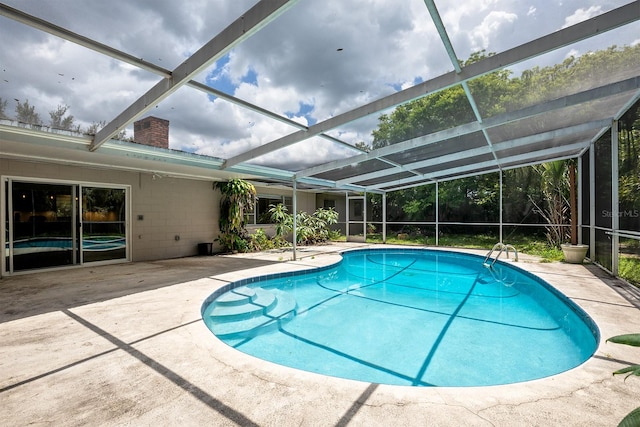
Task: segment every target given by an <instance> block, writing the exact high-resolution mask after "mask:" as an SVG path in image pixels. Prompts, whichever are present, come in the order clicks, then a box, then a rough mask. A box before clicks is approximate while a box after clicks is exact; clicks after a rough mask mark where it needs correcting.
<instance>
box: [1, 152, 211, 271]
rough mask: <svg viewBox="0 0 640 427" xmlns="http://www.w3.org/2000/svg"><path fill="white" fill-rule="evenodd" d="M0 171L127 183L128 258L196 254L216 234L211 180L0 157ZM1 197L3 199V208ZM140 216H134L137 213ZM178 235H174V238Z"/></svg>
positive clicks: (18, 174)
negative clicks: (199, 245)
mask: <svg viewBox="0 0 640 427" xmlns="http://www.w3.org/2000/svg"><path fill="white" fill-rule="evenodd" d="M0 173H1V174H2V175H3V176H12V177H24V178H27V179H28V178H36V179H47V180H52V181H69V182H78V183H81V184H89V183H95V184H113V185H118V186H128V187H129V190H130V203H131V207H130V208H131V210H130V212H131V216H130V218H129V230H130V256H131V260H132V261H146V260H154V259H165V258H176V257H183V256H190V255H196V254H197V244H198V243H202V242H212V241H213V239H214V238H215V237H217V235H218V233H219V231H218V219H219V217H218V215H219V211H220V208H219V205H220V193H219V192H216V191H214V190H213V188H212V184H211V182H210V181H197V180H187V179H178V178H170V177H158V176H156V177H155V179H154V175H153V174H151V173H145V172H126V171H118V170H107V169H95V168H84V167H77V166H65V165H56V164H47V163H35V162H23V161H17V160H8V159H0ZM4 203H5V201H4V200H2V209H3V210H4V209H5V207H4ZM140 215H141V216H142V219H138V218H139V216H140ZM176 236H179V239H176Z"/></svg>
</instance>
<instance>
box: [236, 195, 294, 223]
mask: <svg viewBox="0 0 640 427" xmlns="http://www.w3.org/2000/svg"><path fill="white" fill-rule="evenodd" d="M280 203H282V204H283V205H285V207H286V208H287V212H289V213H292V212H293V199H292V198H291V197H287V196H273V195H260V194H259V195H258V201H257V202H256V204H255V207H254V209H253V210H251V211H250V212H247V214H246V222H247V225H255V224H270V223H271V219H270V217H269V209H271V206H275V205H277V204H280Z"/></svg>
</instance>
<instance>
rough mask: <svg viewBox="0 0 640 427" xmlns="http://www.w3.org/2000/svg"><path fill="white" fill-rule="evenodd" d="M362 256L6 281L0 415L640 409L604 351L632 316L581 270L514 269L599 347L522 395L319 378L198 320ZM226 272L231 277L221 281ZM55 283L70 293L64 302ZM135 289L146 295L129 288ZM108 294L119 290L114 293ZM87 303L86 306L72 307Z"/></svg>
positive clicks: (75, 419)
mask: <svg viewBox="0 0 640 427" xmlns="http://www.w3.org/2000/svg"><path fill="white" fill-rule="evenodd" d="M369 246H371V245H364V244H359V245H350V244H332V245H327V246H323V247H315V248H306V249H305V250H304V251H301V252H300V253H299V254H298V259H297V260H296V261H292V260H291V259H290V258H291V253H290V252H288V251H270V252H265V253H260V254H238V255H233V256H226V255H225V256H215V257H192V258H187V259H177V260H166V261H156V262H148V263H131V264H126V265H120V266H100V267H91V268H85V269H80V270H77V271H75V270H74V271H69V270H67V271H65V272H49V273H44V272H43V273H37V274H35V275H21V276H15V277H10V278H3V280H2V281H1V282H0V298H2V300H3V301H5V302H6V306H7V307H8V308H5V311H4V313H3V314H2V315H1V317H0V321H1V323H0V337H1V340H2V343H3V351H2V352H1V354H0V372H2V374H0V403H1V404H0V416H1V417H2V418H3V419H4V420H6V421H7V422H8V423H9V424H12V425H22V424H29V423H35V422H42V423H64V424H67V425H83V424H103V425H121V424H131V423H133V424H136V425H151V424H157V423H163V424H166V423H169V422H170V423H174V422H178V421H181V422H183V423H185V424H190V425H197V424H203V423H209V424H212V423H213V424H216V425H238V424H239V425H274V426H275V425H314V426H315V425H347V424H349V425H363V426H364V425H367V426H369V425H391V424H394V425H398V424H401V425H426V424H433V425H493V426H497V425H504V426H510V425H514V424H520V425H585V424H586V425H615V424H617V422H619V420H620V419H621V418H622V417H623V416H624V415H625V414H626V413H628V412H629V411H630V410H632V409H633V408H635V407H636V406H638V405H640V402H638V399H637V396H638V395H639V392H640V380H638V379H636V378H631V379H629V380H627V381H623V379H622V378H620V377H613V376H612V374H611V373H612V371H613V370H615V369H619V368H620V367H622V366H626V364H630V363H634V361H636V362H637V359H638V356H639V355H640V354H638V352H637V351H636V349H634V348H631V347H627V346H621V345H616V344H611V343H606V338H608V337H610V336H613V335H617V334H621V333H631V332H637V331H640V316H638V308H637V306H636V305H634V304H633V303H631V302H629V301H628V300H626V299H625V298H623V297H622V296H621V293H624V284H623V283H622V282H621V281H619V280H617V279H612V278H610V277H608V276H607V275H606V273H604V272H602V271H601V270H599V269H597V268H596V267H593V266H589V265H585V266H582V265H569V264H564V263H540V262H538V260H537V259H536V258H535V257H527V256H523V255H521V256H520V258H521V261H520V262H519V263H518V264H517V266H518V267H520V268H521V269H524V270H525V271H528V272H530V273H532V274H534V275H537V276H539V277H541V278H542V279H544V280H545V281H547V282H548V283H550V284H551V285H552V286H554V287H555V288H557V289H558V290H559V291H560V292H562V293H563V294H564V295H566V296H567V297H569V298H570V299H571V300H572V301H574V302H575V303H576V304H577V305H578V306H580V307H581V308H582V309H583V310H584V311H585V312H587V313H588V314H589V315H590V316H591V317H592V318H593V320H594V321H595V322H596V324H597V325H598V328H599V330H600V333H601V339H600V343H599V345H598V348H597V350H596V352H595V355H594V357H592V358H591V359H589V360H588V361H586V362H585V363H583V364H582V365H580V366H578V367H576V368H574V369H572V370H570V371H567V372H564V373H561V374H558V375H554V376H552V377H547V378H543V379H540V380H534V381H529V382H526V383H519V384H509V385H499V386H486V387H436V388H431V387H427V388H423V387H406V386H391V385H378V384H370V383H363V382H359V381H353V380H344V379H339V378H332V377H325V376H322V375H318V374H313V373H309V372H304V371H300V370H297V369H293V368H287V367H284V366H279V365H276V364H273V363H270V362H265V361H262V360H260V359H256V358H254V357H252V356H249V355H246V354H244V353H240V352H238V351H236V350H234V349H232V348H230V347H228V346H227V345H226V344H224V343H222V342H221V341H219V340H218V339H217V338H215V336H213V335H212V334H211V332H210V331H209V330H208V329H207V327H206V326H205V325H204V323H203V322H202V320H201V319H200V318H199V315H200V309H201V306H202V303H203V301H204V300H205V299H206V298H207V297H208V296H209V295H211V294H212V293H213V292H214V291H215V290H216V289H219V288H221V287H223V286H226V285H228V284H229V283H230V282H233V281H236V280H242V279H247V278H249V277H252V276H255V275H261V274H270V273H285V272H290V271H294V270H304V269H310V268H317V267H323V266H326V265H330V264H333V263H335V262H337V261H338V260H339V259H340V258H339V252H341V251H344V250H348V249H350V248H353V247H369ZM430 249H441V248H430ZM442 249H444V250H451V251H461V252H469V253H475V254H484V253H486V251H468V250H464V251H463V250H459V249H452V248H442ZM258 263H263V265H260V266H258V267H256V268H246V267H250V266H251V265H253V264H258ZM225 264H233V265H230V266H228V268H227V269H226V270H225V272H220V271H221V270H224V268H222V267H223V266H224V265H225ZM81 270H82V271H81ZM62 280H69V281H72V282H74V283H77V286H78V287H69V288H68V289H66V292H65V289H63V290H62V291H60V290H58V289H60V288H64V287H65V286H66V285H65V286H63V285H60V284H59V283H60V281H62ZM140 283H142V284H143V285H144V284H145V283H147V284H148V285H147V286H146V287H144V288H142V289H138V290H135V287H136V286H141V285H140ZM56 284H57V285H58V287H55V285H56ZM69 286H71V285H69ZM44 287H47V290H42V288H44ZM92 287H93V288H92ZM110 287H112V288H110ZM115 288H118V289H121V290H122V292H120V293H116V294H114V295H110V294H108V292H112V291H113V289H115ZM25 289H26V290H25ZM83 289H86V291H81V290H83ZM92 289H95V291H94V292H93V294H92V292H91V291H92ZM132 289H133V290H132ZM83 292H86V293H87V294H86V295H87V297H86V298H87V300H86V301H84V300H80V301H76V300H78V299H79V298H81V297H82V296H83V295H85V294H84V293H83ZM101 292H102V293H107V295H102V294H100V293H101ZM95 294H100V295H98V296H96V295H95ZM51 295H55V296H56V298H51ZM65 298H66V299H65ZM74 298H75V299H74ZM67 299H68V301H67ZM534 353H535V349H532V355H533V354H534Z"/></svg>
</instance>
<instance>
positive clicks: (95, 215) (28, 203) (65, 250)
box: [4, 179, 128, 273]
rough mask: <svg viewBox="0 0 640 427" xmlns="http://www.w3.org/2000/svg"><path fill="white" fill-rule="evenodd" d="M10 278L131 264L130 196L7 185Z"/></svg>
mask: <svg viewBox="0 0 640 427" xmlns="http://www.w3.org/2000/svg"><path fill="white" fill-rule="evenodd" d="M4 190H5V198H4V202H5V203H4V204H5V207H6V209H5V212H4V215H5V224H4V225H5V232H4V241H5V265H4V271H6V272H7V273H13V272H21V271H25V270H34V269H42V268H53V267H60V266H68V265H74V264H84V263H90V262H98V261H111V260H122V259H127V258H128V254H127V210H128V206H127V190H126V188H114V187H113V186H104V187H101V186H96V185H82V184H74V183H51V182H30V181H22V180H17V179H6V181H5V188H4Z"/></svg>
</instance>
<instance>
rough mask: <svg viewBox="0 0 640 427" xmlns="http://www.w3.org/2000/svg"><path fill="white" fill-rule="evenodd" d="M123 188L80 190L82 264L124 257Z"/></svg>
mask: <svg viewBox="0 0 640 427" xmlns="http://www.w3.org/2000/svg"><path fill="white" fill-rule="evenodd" d="M125 201H126V193H125V190H124V189H117V188H106V187H105V188H101V187H82V261H83V262H92V261H107V260H112V259H121V258H126V256H127V254H126V249H127V234H126V225H127V222H126V218H127V216H126V203H125Z"/></svg>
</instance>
